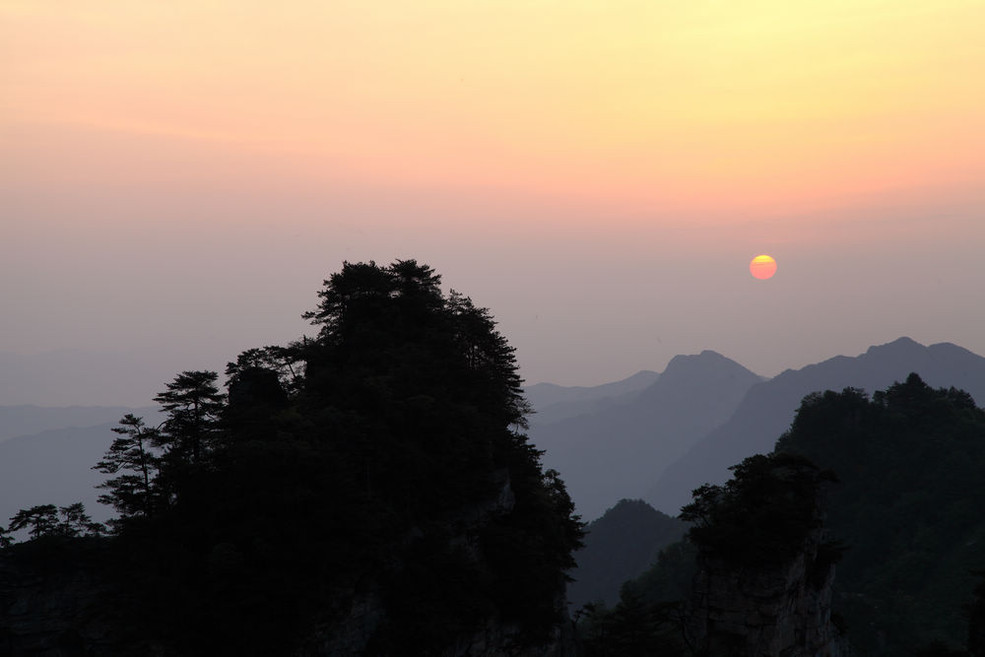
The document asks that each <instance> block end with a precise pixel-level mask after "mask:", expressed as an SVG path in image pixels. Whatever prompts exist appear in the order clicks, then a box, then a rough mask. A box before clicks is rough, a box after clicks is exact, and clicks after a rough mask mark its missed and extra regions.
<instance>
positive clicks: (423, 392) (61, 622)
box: [0, 261, 582, 655]
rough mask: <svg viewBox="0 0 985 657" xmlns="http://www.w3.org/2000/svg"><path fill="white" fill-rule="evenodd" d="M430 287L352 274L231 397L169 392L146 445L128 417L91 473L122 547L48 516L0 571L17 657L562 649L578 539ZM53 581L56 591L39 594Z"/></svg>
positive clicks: (490, 376) (348, 267)
mask: <svg viewBox="0 0 985 657" xmlns="http://www.w3.org/2000/svg"><path fill="white" fill-rule="evenodd" d="M439 284H440V277H439V276H438V275H437V274H436V273H435V272H434V271H433V270H431V269H430V268H428V267H426V266H422V265H418V264H417V263H416V262H414V261H398V262H395V263H394V264H392V265H390V266H386V267H382V266H378V265H376V264H374V263H368V264H348V263H347V264H345V266H344V267H343V268H342V271H341V272H339V273H336V274H334V275H333V276H332V277H331V278H330V279H329V280H327V281H325V285H324V288H323V289H322V290H321V292H320V293H319V298H320V301H319V304H318V306H317V308H316V309H315V310H314V311H312V312H311V313H308V314H307V317H308V318H309V319H310V320H311V321H312V323H313V324H314V326H316V327H317V328H318V334H317V336H315V337H313V338H305V339H301V340H299V341H297V342H295V343H293V344H290V345H287V346H284V347H264V348H259V349H252V350H249V351H247V352H244V353H243V354H241V355H240V356H239V357H238V358H237V359H236V361H235V362H232V363H230V364H229V367H228V369H227V372H226V374H227V378H228V381H227V384H226V386H225V389H224V390H223V389H222V388H221V387H220V386H219V384H218V375H217V374H216V373H215V372H208V371H188V372H182V373H180V374H179V375H178V376H176V377H175V379H174V380H173V381H172V382H171V383H169V384H168V385H167V387H166V389H165V390H164V391H162V392H161V393H160V394H159V395H158V397H157V398H156V401H157V402H158V403H159V404H160V405H161V408H162V411H163V413H164V417H165V421H164V423H163V424H162V425H161V426H160V427H158V428H153V427H151V426H148V425H147V424H146V423H145V422H143V421H142V419H141V418H138V417H135V416H133V415H127V416H126V417H124V418H123V420H121V422H120V424H119V425H118V427H117V428H116V431H117V434H118V437H117V440H116V441H115V442H114V445H113V447H112V448H111V449H110V450H109V451H108V452H107V453H106V455H105V456H104V458H103V459H102V460H101V461H100V462H99V463H98V464H94V465H95V466H96V468H97V469H98V470H99V471H101V472H103V473H105V474H106V475H107V476H108V479H107V481H106V483H105V486H104V493H105V497H104V499H105V501H106V502H108V503H111V504H112V505H113V506H114V507H115V508H116V509H117V510H118V511H119V513H120V517H119V519H118V520H117V521H116V522H115V523H114V524H113V527H112V529H113V535H112V536H111V537H110V538H108V539H107V538H99V537H98V534H99V533H100V528H99V527H97V526H94V525H92V524H91V523H90V524H85V522H82V521H81V520H80V521H79V522H74V521H73V522H68V521H66V522H59V521H58V519H57V513H56V509H55V507H50V508H43V507H38V508H36V509H28V510H25V514H24V516H23V517H22V522H21V524H20V525H19V527H20V528H21V529H22V530H25V531H29V532H30V535H31V536H32V537H33V539H34V540H31V541H28V542H25V543H20V544H15V545H13V546H11V547H9V548H7V549H6V550H4V551H3V553H0V555H2V557H0V560H2V561H3V563H2V564H0V567H2V570H3V571H4V572H6V573H8V574H9V575H10V581H15V582H17V583H18V584H19V586H14V587H13V588H5V587H0V603H2V604H0V613H5V611H4V610H11V611H10V613H11V614H13V616H8V617H6V618H0V621H2V622H0V627H5V628H8V629H7V630H6V632H7V633H6V635H5V636H4V641H6V642H7V645H8V646H14V647H13V648H10V650H11V651H12V652H13V653H14V654H18V652H17V651H18V650H21V651H22V652H24V653H25V654H26V653H27V652H29V651H30V650H33V649H35V648H38V647H39V646H42V647H43V644H44V643H45V641H48V642H49V643H51V644H52V645H54V644H56V643H57V642H58V641H62V640H64V637H65V636H69V635H70V636H71V637H73V638H72V641H74V642H75V643H76V644H78V646H80V649H86V650H90V651H91V650H96V651H97V652H98V653H99V654H106V655H116V654H120V655H122V654H137V653H138V652H139V653H148V652H155V653H157V654H163V655H200V654H201V655H204V654H237V655H278V654H284V655H286V654H292V655H296V654H305V655H332V654H355V653H360V654H367V655H425V654H428V655H431V654H434V655H458V654H465V652H468V651H470V650H471V651H472V653H470V654H479V652H478V648H477V647H476V646H479V645H484V646H485V648H484V649H485V650H486V651H488V654H499V653H498V652H496V651H499V650H506V649H510V650H526V651H528V652H526V653H525V654H539V653H538V652H537V651H538V650H548V649H557V646H558V642H559V641H562V637H561V633H560V632H561V629H562V628H563V627H564V626H565V624H564V619H565V616H564V613H565V612H564V605H563V595H564V584H565V580H566V576H565V571H566V570H568V569H570V568H571V567H572V566H573V565H574V562H573V560H572V556H571V554H572V551H573V550H574V549H575V548H576V547H577V546H578V545H579V541H580V537H581V533H582V532H581V525H580V523H579V522H578V520H577V518H575V517H573V516H572V505H571V502H570V500H569V498H568V496H567V493H566V491H565V489H564V485H563V484H562V482H561V481H560V480H559V479H558V477H557V476H556V473H553V472H550V471H548V472H544V471H543V470H542V469H541V467H540V464H539V455H538V453H537V452H536V451H535V450H534V449H533V447H531V446H530V445H529V444H528V443H527V440H526V437H525V435H524V434H523V432H522V428H523V426H524V424H525V420H524V415H525V413H526V411H527V406H526V402H525V401H524V399H523V397H522V394H521V389H520V379H519V376H518V375H517V372H516V365H515V360H514V355H513V348H512V347H510V346H509V344H508V343H507V342H506V340H505V339H504V338H503V337H502V336H501V335H500V334H499V333H498V332H497V331H496V329H495V323H494V321H493V319H492V317H491V315H490V314H489V312H488V311H486V310H484V309H482V308H478V307H476V306H475V305H473V303H472V302H471V301H470V300H469V299H468V298H467V297H464V296H461V295H459V294H456V293H454V292H452V293H451V294H449V295H445V294H443V293H442V292H441V290H440V287H439ZM75 517H76V518H81V516H78V514H77V515H76V516H75ZM12 528H13V527H12ZM82 535H84V536H82ZM80 536H81V537H80ZM83 553H84V554H86V555H89V556H87V558H86V559H79V558H77V557H76V556H73V555H78V554H83ZM53 559H54V560H56V561H57V563H58V565H59V569H60V570H61V571H63V577H64V579H57V578H56V579H54V580H53V579H51V578H49V579H47V580H45V581H47V582H48V586H49V587H51V586H54V589H53V590H48V591H47V593H46V592H44V591H36V590H33V589H31V588H30V585H29V584H27V583H29V582H31V581H35V580H32V577H33V576H34V575H36V574H37V573H38V572H41V571H44V570H45V569H49V567H50V564H51V563H54V562H52V561H51V560H53ZM83 562H84V564H85V567H84V568H83V567H82V564H83ZM73 564H77V565H78V567H79V568H82V571H78V572H76V571H73V570H72V569H73V568H74V567H75V566H73ZM66 569H67V570H66ZM83 571H84V572H83ZM52 582H55V583H54V584H52ZM58 582H61V584H58ZM80 582H83V584H80ZM85 582H88V583H89V584H85ZM59 587H60V588H59ZM94 587H95V588H98V589H99V590H100V591H102V593H103V594H101V595H100V596H97V597H98V599H99V600H100V601H99V602H93V599H94V598H93V596H92V595H91V592H92V591H93V590H94ZM107 590H108V591H109V594H106V591H107ZM24 596H27V597H24ZM52 596H53V597H52ZM46 601H47V602H46ZM32 605H34V607H32ZM32 609H33V610H34V611H33V612H32V611H31V610H32ZM25 610H26V611H25ZM18 614H19V615H18ZM44 614H48V615H53V616H52V617H51V618H47V617H45V618H46V620H45V623H46V625H44V626H45V627H48V628H54V629H50V631H48V634H45V633H44V632H41V630H38V629H37V628H38V623H33V624H32V621H31V618H32V615H33V616H37V615H42V616H43V615H44ZM94 619H95V620H94ZM107 627H110V628H111V629H112V631H110V632H109V633H108V634H107V629H106V628H107ZM39 632H40V634H39ZM18 642H19V643H18ZM469 646H472V647H471V648H470V647H469ZM552 646H553V647H552ZM38 649H40V648H38ZM463 651H465V652H463ZM530 651H533V652H530Z"/></svg>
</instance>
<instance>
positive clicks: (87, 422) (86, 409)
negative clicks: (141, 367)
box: [0, 405, 158, 442]
mask: <svg viewBox="0 0 985 657" xmlns="http://www.w3.org/2000/svg"><path fill="white" fill-rule="evenodd" d="M127 413H133V414H134V415H137V416H138V417H144V418H146V419H147V420H148V423H150V421H151V418H152V417H156V415H157V413H158V411H157V409H156V408H127V407H125V406H68V407H49V406H29V405H22V406H0V442H2V441H4V440H6V439H8V438H14V437H17V436H28V435H31V434H35V433H41V432H42V431H51V430H53V429H66V428H69V427H93V426H96V425H99V424H106V423H107V422H116V421H117V420H119V419H120V418H121V417H123V416H124V415H126V414H127Z"/></svg>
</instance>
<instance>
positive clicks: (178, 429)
mask: <svg viewBox="0 0 985 657" xmlns="http://www.w3.org/2000/svg"><path fill="white" fill-rule="evenodd" d="M217 378H218V374H216V373H215V372H210V371H205V370H198V371H186V372H182V373H181V374H179V375H178V376H176V377H175V379H174V381H172V382H171V383H169V384H167V390H165V391H164V392H162V393H160V394H159V395H157V396H156V397H154V401H156V402H158V403H159V404H160V405H161V410H163V411H164V412H165V413H166V414H167V418H166V419H165V420H164V423H163V424H162V430H163V431H162V432H161V434H160V436H159V438H158V441H157V442H158V443H159V444H160V445H162V446H164V447H165V449H166V451H167V455H168V456H169V457H170V458H171V459H173V460H177V461H179V462H182V463H185V464H198V463H200V462H201V461H202V460H203V459H204V458H205V456H206V455H207V454H208V453H209V452H210V451H211V450H212V449H213V448H214V447H215V441H216V439H217V437H218V434H219V418H220V416H221V414H222V410H223V408H224V402H225V396H224V395H223V394H221V393H220V392H219V388H218V386H217V385H216V379H217Z"/></svg>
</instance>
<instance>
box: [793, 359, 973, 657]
mask: <svg viewBox="0 0 985 657" xmlns="http://www.w3.org/2000/svg"><path fill="white" fill-rule="evenodd" d="M776 449H777V451H785V452H792V453H796V454H802V455H804V456H806V457H808V458H810V459H812V460H813V461H814V462H816V463H818V464H819V465H821V466H823V467H826V468H830V469H832V470H833V471H834V472H835V473H836V474H837V476H838V478H839V483H838V484H837V485H835V486H833V487H832V488H831V491H830V495H829V499H828V503H827V509H828V525H829V527H830V528H831V532H832V533H833V534H834V535H835V536H837V537H839V538H840V539H841V540H843V541H844V542H845V544H846V546H847V547H848V550H847V551H846V553H845V558H844V561H843V563H842V564H841V565H840V566H839V568H838V577H837V580H836V587H835V591H836V598H835V608H836V609H837V610H840V613H841V614H842V616H843V617H844V618H845V619H846V622H847V627H848V634H849V637H850V638H851V640H852V642H853V643H854V644H856V645H857V646H858V648H859V650H860V651H863V653H864V654H870V655H898V654H903V652H904V651H906V650H908V649H910V648H912V647H913V646H926V645H928V644H930V643H931V642H934V641H941V642H945V643H946V644H949V645H951V646H952V647H957V646H962V645H964V644H965V642H966V635H967V622H966V619H965V617H964V615H963V614H962V610H963V605H965V604H967V603H969V602H970V601H971V598H972V591H973V589H974V587H975V583H976V580H975V578H974V577H973V576H972V575H971V572H972V571H975V570H981V569H983V568H985V516H983V514H982V510H983V509H985V477H983V476H982V473H983V472H985V411H983V410H982V409H980V408H977V407H976V406H975V401H974V400H973V399H972V397H971V396H970V395H968V393H966V392H963V391H961V390H958V389H955V388H936V389H935V388H931V387H930V386H928V385H927V384H926V383H924V382H923V380H922V379H921V378H920V377H919V376H918V375H916V374H911V375H910V376H909V377H908V378H907V379H906V381H905V382H902V383H896V384H894V385H892V386H890V387H889V388H888V389H886V390H884V391H879V392H876V393H874V394H873V395H872V396H871V397H870V396H868V395H867V394H865V393H864V392H863V391H861V390H857V389H851V388H849V389H846V390H844V391H842V392H840V393H838V392H832V391H827V392H824V393H818V394H814V395H810V396H808V397H807V398H805V399H804V401H803V403H802V404H801V407H800V409H799V410H798V411H797V417H796V419H795V420H794V423H793V426H792V427H791V428H790V431H789V432H788V433H786V434H785V435H784V436H783V437H782V438H781V439H780V440H779V441H778V442H777V446H776Z"/></svg>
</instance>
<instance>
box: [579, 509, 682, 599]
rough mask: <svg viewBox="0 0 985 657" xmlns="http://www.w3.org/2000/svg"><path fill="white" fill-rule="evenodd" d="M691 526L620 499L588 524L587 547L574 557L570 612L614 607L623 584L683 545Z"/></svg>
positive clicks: (585, 541) (585, 540)
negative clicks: (678, 543) (598, 606)
mask: <svg viewBox="0 0 985 657" xmlns="http://www.w3.org/2000/svg"><path fill="white" fill-rule="evenodd" d="M686 530H687V525H686V524H685V523H684V522H683V521H681V520H678V519H677V518H671V517H670V516H668V515H666V514H663V513H661V512H659V511H657V510H655V509H654V508H653V507H651V506H650V505H649V504H647V503H646V502H644V501H643V500H620V501H619V503H618V504H616V505H615V506H614V507H612V508H611V509H609V510H608V511H606V512H605V514H604V515H603V516H602V517H601V518H599V519H598V520H595V521H594V522H592V523H590V524H589V525H588V527H587V533H586V534H585V539H584V543H585V547H583V548H582V549H581V550H578V551H577V552H575V555H574V556H575V559H576V560H577V561H578V567H577V568H576V569H575V570H573V571H572V572H571V577H572V579H573V580H574V581H573V582H571V584H569V585H568V602H569V603H570V604H571V609H572V611H574V610H577V609H578V608H579V607H581V606H582V605H584V604H586V603H589V602H603V603H605V604H606V605H608V606H610V607H612V606H615V604H616V603H617V602H618V601H619V589H620V587H622V585H623V582H625V581H626V580H628V579H632V578H634V577H637V576H639V575H640V573H642V572H643V571H645V570H646V569H647V568H649V567H650V565H651V564H653V562H654V561H656V558H657V555H658V554H659V553H660V550H662V549H663V548H664V547H666V546H668V545H670V544H671V543H674V542H675V541H679V540H680V539H681V538H682V537H683V536H684V532H685V531H686Z"/></svg>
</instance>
